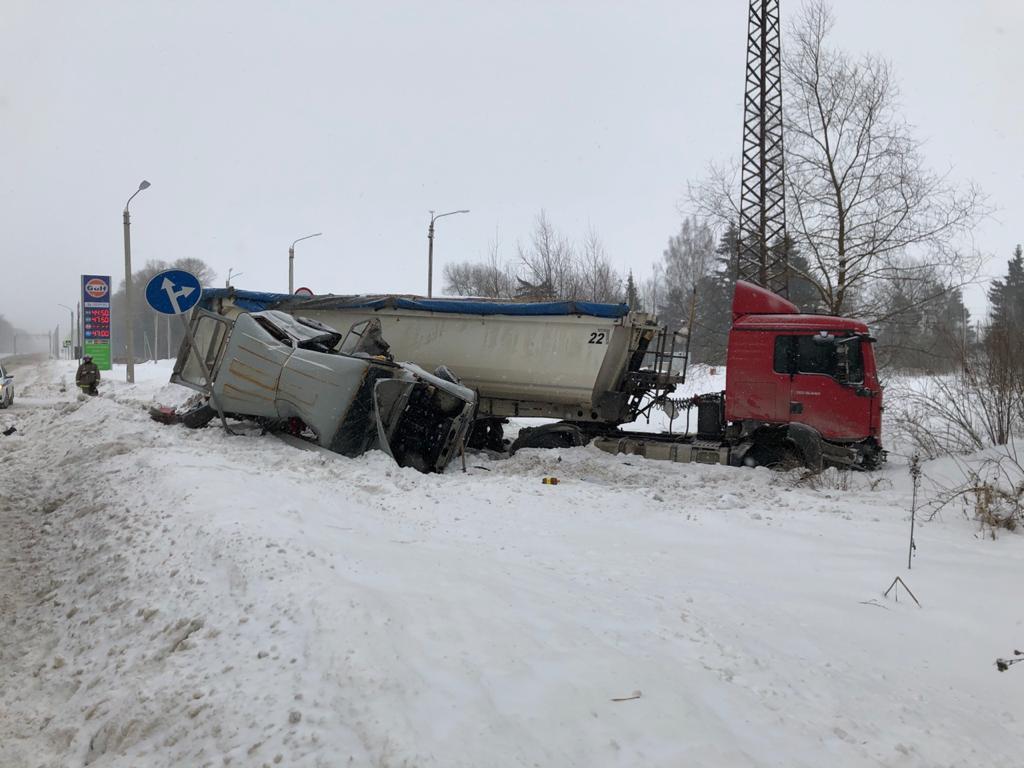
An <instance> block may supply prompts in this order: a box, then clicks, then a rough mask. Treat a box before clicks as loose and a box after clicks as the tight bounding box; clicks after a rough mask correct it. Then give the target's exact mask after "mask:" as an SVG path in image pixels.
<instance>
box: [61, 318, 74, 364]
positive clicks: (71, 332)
mask: <svg viewBox="0 0 1024 768" xmlns="http://www.w3.org/2000/svg"><path fill="white" fill-rule="evenodd" d="M57 306H58V307H64V309H66V310H67V311H68V315H70V316H71V327H70V328H68V341H69V342H70V344H71V346H72V347H74V345H75V310H73V309H72V308H71V307H69V306H68V305H67V304H58V305H57ZM74 354H75V351H74V349H68V360H70V359H71V358H72V357H73V356H74ZM58 357H60V355H58Z"/></svg>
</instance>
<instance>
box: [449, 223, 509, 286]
mask: <svg viewBox="0 0 1024 768" xmlns="http://www.w3.org/2000/svg"><path fill="white" fill-rule="evenodd" d="M499 249H500V241H499V239H498V237H497V235H495V238H494V240H493V241H492V242H491V244H490V248H489V250H488V254H487V258H486V259H484V260H483V261H482V262H469V261H466V262H461V263H457V264H452V263H449V264H445V266H444V279H445V293H448V294H454V295H457V296H480V297H483V298H490V299H499V298H509V297H511V296H512V294H513V286H514V285H515V275H514V273H513V271H512V269H511V268H510V267H509V265H508V264H506V263H505V262H504V261H502V259H501V256H500V254H499Z"/></svg>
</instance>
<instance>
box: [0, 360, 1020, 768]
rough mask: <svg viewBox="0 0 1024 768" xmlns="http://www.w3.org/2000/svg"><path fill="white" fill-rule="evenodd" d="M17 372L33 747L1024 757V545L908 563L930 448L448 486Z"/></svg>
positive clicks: (665, 760) (264, 752) (5, 746)
mask: <svg viewBox="0 0 1024 768" xmlns="http://www.w3.org/2000/svg"><path fill="white" fill-rule="evenodd" d="M17 376H18V381H19V399H18V401H17V402H16V403H15V406H14V407H13V408H12V409H10V410H8V411H0V428H4V427H7V426H8V425H11V424H13V425H16V426H17V428H18V432H17V433H15V434H14V435H12V436H10V437H6V438H2V437H0V490H2V495H0V526H2V527H0V530H2V531H3V534H2V536H0V558H2V559H0V615H2V620H0V633H2V637H0V640H2V642H0V662H2V664H0V669H2V671H0V766H77V765H90V766H183V765H187V766H193V765H194V766H202V765H210V766H222V765H227V764H230V765H239V766H250V765H254V766H262V765H283V766H338V765H354V766H534V765H539V766H709V767H711V766H714V767H716V768H717V767H719V766H726V767H730V766H737V767H740V766H758V767H760V766H778V767H779V768H783V767H786V768H790V767H792V766H808V767H810V766H813V767H814V768H819V767H820V766H915V767H917V766H919V767H921V768H924V767H925V766H929V767H930V766H940V765H941V766H964V767H965V768H966V767H968V766H970V767H972V768H973V767H974V766H993V767H995V766H1006V767H1007V768H1010V767H1011V766H1014V767H1017V766H1020V765H1021V761H1022V757H1021V756H1022V754H1024V675H1018V674H1014V672H1015V671H1016V670H1011V672H1009V673H1006V674H998V673H997V672H995V670H994V668H993V666H992V662H993V660H994V659H995V657H996V656H998V655H1004V654H1005V653H1007V652H1008V651H1009V650H1010V649H1012V648H1013V647H1015V646H1016V647H1020V646H1021V645H1024V607H1022V601H1021V600H1020V584H1021V575H1022V573H1024V540H1022V538H1021V537H1020V536H1015V535H1004V536H1003V537H1001V538H999V539H998V540H996V541H991V540H986V539H984V538H982V537H978V536H976V529H975V527H974V524H973V523H970V522H968V521H966V520H964V519H963V518H961V517H959V516H958V514H957V513H956V512H953V511H950V512H949V513H947V514H946V515H945V519H944V520H942V521H936V522H934V523H931V524H928V525H925V526H923V527H922V528H921V529H920V530H919V534H918V545H919V557H918V559H917V561H916V563H915V567H914V570H913V571H912V572H910V573H909V574H908V573H907V572H906V569H905V566H906V561H905V558H906V541H907V527H908V522H907V510H908V509H909V488H908V486H907V482H906V478H905V474H906V473H905V467H901V466H900V465H899V464H898V463H894V465H893V466H891V467H890V468H889V469H888V470H886V472H884V473H880V475H879V477H877V478H869V477H867V476H864V475H854V476H849V477H848V478H847V481H848V482H850V483H852V485H853V490H851V491H846V492H844V491H841V490H837V489H831V490H830V489H824V490H812V489H806V488H794V487H792V482H791V480H790V479H788V478H786V477H785V476H781V475H773V474H772V473H769V472H767V471H765V470H737V469H730V468H723V467H707V466H695V465H671V464H665V463H657V462H647V461H644V460H642V459H639V458H632V457H630V458H627V457H613V456H608V455H605V454H602V453H600V452H598V451H596V450H593V449H589V448H584V449H574V450H567V451H547V452H541V451H524V452H522V453H520V454H518V455H517V456H516V457H515V458H513V459H510V460H504V461H498V460H491V459H489V458H486V457H482V456H472V457H470V458H469V461H468V464H469V471H468V473H467V474H463V473H461V472H459V471H457V469H456V468H455V467H452V468H451V469H450V471H449V472H448V473H447V474H445V475H442V476H437V475H434V476H427V475H421V474H418V473H417V472H415V471H413V470H402V469H399V468H397V467H395V466H394V465H393V464H392V463H391V462H390V460H388V459H387V458H386V457H385V456H383V455H382V454H379V453H374V454H371V455H368V456H365V457H362V458H360V459H356V460H350V459H345V458H343V457H340V456H336V455H333V454H329V453H325V452H321V451H304V450H297V449H295V448H294V447H291V446H289V445H287V444H285V443H283V442H281V441H279V440H277V439H274V438H269V437H259V436H258V435H257V434H256V433H254V432H247V433H245V434H243V435H240V436H235V437H232V436H228V435H225V434H224V433H223V432H221V431H220V430H218V429H214V428H209V429H206V430H201V431H195V432H193V431H188V430H185V429H183V428H180V427H165V426H161V425H158V424H156V423H154V422H152V421H150V420H149V419H148V418H147V416H146V413H145V409H144V406H145V405H147V404H149V403H150V402H151V401H152V400H154V399H158V400H161V401H163V402H174V401H180V400H182V399H184V397H185V396H186V395H187V393H186V392H184V391H182V390H178V389H177V388H175V387H173V386H171V385H166V384H164V383H163V382H165V381H166V378H167V369H166V368H163V367H158V366H140V367H139V368H137V377H138V378H139V379H140V383H137V384H136V385H134V386H128V385H125V384H123V383H118V382H105V384H104V389H103V395H102V396H101V397H99V398H95V399H89V400H88V401H85V402H79V401H78V400H77V399H76V397H75V394H74V393H72V392H71V391H69V390H67V388H65V389H66V391H61V387H60V382H61V380H62V378H63V379H64V380H65V381H71V379H72V378H73V368H72V367H70V365H69V364H68V363H65V362H61V363H58V362H51V363H45V364H42V365H39V366H36V367H34V368H23V369H20V370H18V371H17ZM146 379H148V380H146ZM545 476H557V477H558V478H559V479H560V480H561V483H560V484H559V485H556V486H546V485H542V484H541V482H540V480H541V478H542V477H545ZM896 575H902V576H903V577H904V578H906V579H907V581H908V583H909V584H910V585H911V587H912V588H913V589H914V592H915V594H916V595H917V597H918V598H919V599H920V600H921V602H922V604H923V605H924V607H923V608H921V609H919V608H917V607H916V606H914V605H913V603H912V602H910V601H909V600H907V599H901V600H900V602H899V603H894V602H892V601H887V600H885V599H883V598H882V597H881V592H882V591H883V590H884V589H885V588H886V587H887V586H888V585H889V583H890V582H891V581H892V579H893V577H894V576H896ZM637 694H638V695H637ZM617 699H625V700H617Z"/></svg>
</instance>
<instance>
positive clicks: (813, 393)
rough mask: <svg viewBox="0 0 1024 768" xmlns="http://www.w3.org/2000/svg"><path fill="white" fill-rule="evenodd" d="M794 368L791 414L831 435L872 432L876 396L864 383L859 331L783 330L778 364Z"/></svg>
mask: <svg viewBox="0 0 1024 768" xmlns="http://www.w3.org/2000/svg"><path fill="white" fill-rule="evenodd" d="M780 366H785V368H786V370H788V371H789V373H790V376H789V382H790V386H789V420H790V421H795V422H800V423H803V424H806V425H808V426H810V427H814V429H816V430H818V432H820V433H821V435H822V437H825V438H829V439H832V440H862V439H864V438H866V437H869V436H871V435H872V434H873V431H874V430H873V429H872V423H871V420H872V398H871V397H870V396H869V395H870V391H869V390H867V389H866V388H865V386H864V357H863V353H862V350H861V340H860V338H858V337H856V336H847V337H838V338H837V337H835V336H822V335H814V334H805V335H793V336H779V337H777V338H776V340H775V360H774V367H775V368H776V370H778V368H779V367H780Z"/></svg>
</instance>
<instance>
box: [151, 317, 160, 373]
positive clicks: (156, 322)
mask: <svg viewBox="0 0 1024 768" xmlns="http://www.w3.org/2000/svg"><path fill="white" fill-rule="evenodd" d="M159 348H160V316H159V315H158V314H157V313H156V312H154V313H153V362H154V363H155V362H156V361H157V360H158V359H159V357H160V354H159V352H158V351H157V350H158V349H159Z"/></svg>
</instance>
